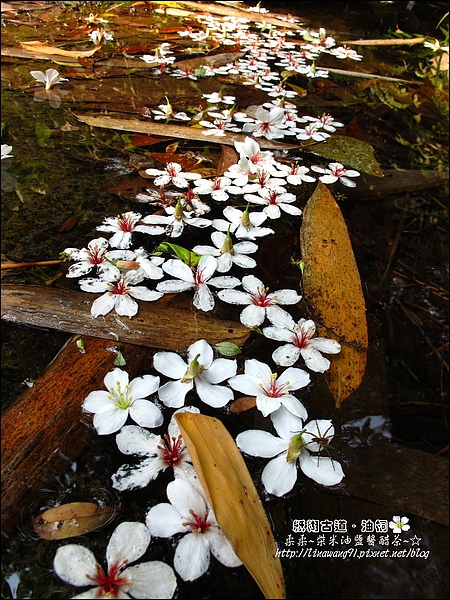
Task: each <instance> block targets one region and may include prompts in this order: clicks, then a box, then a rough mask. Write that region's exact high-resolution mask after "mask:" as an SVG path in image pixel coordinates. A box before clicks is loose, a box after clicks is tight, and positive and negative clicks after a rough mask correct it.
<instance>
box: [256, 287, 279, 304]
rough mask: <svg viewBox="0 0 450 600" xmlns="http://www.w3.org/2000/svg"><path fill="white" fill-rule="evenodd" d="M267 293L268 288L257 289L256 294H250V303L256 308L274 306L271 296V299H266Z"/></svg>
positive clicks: (273, 298) (273, 299)
mask: <svg viewBox="0 0 450 600" xmlns="http://www.w3.org/2000/svg"><path fill="white" fill-rule="evenodd" d="M268 291H269V288H263V287H259V288H257V292H256V294H251V297H252V303H253V304H255V305H256V306H263V307H264V308H265V307H266V306H272V304H276V302H275V297H273V296H272V298H268V297H267V292H268Z"/></svg>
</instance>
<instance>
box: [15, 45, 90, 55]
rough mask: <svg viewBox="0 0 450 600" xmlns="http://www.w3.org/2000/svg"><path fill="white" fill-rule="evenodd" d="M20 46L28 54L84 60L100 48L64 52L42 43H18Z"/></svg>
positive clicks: (61, 49)
mask: <svg viewBox="0 0 450 600" xmlns="http://www.w3.org/2000/svg"><path fill="white" fill-rule="evenodd" d="M20 45H21V46H22V48H24V49H25V50H29V51H30V52H39V53H41V54H51V55H52V56H70V57H72V58H84V57H86V56H92V55H93V54H95V53H96V52H97V50H98V49H99V48H101V44H100V46H95V48H92V50H64V49H63V48H58V46H49V45H48V44H43V43H42V42H20Z"/></svg>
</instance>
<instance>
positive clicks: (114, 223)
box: [97, 211, 164, 250]
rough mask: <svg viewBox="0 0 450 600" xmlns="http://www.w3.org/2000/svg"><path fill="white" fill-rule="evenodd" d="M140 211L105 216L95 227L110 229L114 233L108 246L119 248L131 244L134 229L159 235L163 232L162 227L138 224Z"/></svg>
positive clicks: (100, 229)
mask: <svg viewBox="0 0 450 600" xmlns="http://www.w3.org/2000/svg"><path fill="white" fill-rule="evenodd" d="M141 216H142V215H141V214H140V213H135V212H131V211H130V212H126V213H123V214H121V215H119V216H118V217H106V219H105V220H104V221H103V224H102V225H99V226H98V227H97V230H98V231H110V232H113V233H114V235H113V236H112V238H111V239H110V240H109V244H110V246H112V247H113V248H119V249H121V250H123V249H125V248H129V247H130V246H131V241H132V234H133V232H134V231H140V232H141V233H148V234H149V235H159V234H163V233H164V228H163V227H156V226H153V227H149V226H148V225H138V223H139V221H140V219H141Z"/></svg>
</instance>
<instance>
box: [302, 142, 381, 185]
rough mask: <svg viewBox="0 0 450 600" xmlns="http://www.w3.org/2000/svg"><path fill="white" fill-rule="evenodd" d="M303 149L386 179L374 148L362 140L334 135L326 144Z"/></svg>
mask: <svg viewBox="0 0 450 600" xmlns="http://www.w3.org/2000/svg"><path fill="white" fill-rule="evenodd" d="M302 149H303V150H305V151H306V152H311V153H312V154H317V155H318V156H322V157H324V158H328V159H330V160H332V161H335V162H340V163H342V164H344V165H345V166H346V167H351V168H352V169H357V170H358V171H360V172H361V173H368V174H369V175H375V177H384V173H383V171H382V170H381V167H380V165H379V164H378V162H377V160H376V158H375V155H374V151H373V148H372V146H371V145H370V144H368V143H367V142H363V141H362V140H357V139H356V138H352V137H349V136H346V135H333V136H331V137H330V138H328V139H327V140H325V142H321V143H320V144H315V145H313V146H310V147H304V148H302Z"/></svg>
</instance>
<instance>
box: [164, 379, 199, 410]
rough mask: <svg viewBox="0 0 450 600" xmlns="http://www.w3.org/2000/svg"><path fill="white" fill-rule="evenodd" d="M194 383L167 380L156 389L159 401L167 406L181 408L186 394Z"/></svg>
mask: <svg viewBox="0 0 450 600" xmlns="http://www.w3.org/2000/svg"><path fill="white" fill-rule="evenodd" d="M193 387H194V383H193V382H192V381H188V382H186V383H182V382H181V380H180V381H169V382H167V383H165V384H164V385H162V386H161V387H160V388H159V390H158V395H159V398H160V400H161V402H163V403H164V405H165V406H168V407H169V408H181V407H182V406H183V404H184V399H185V397H186V394H187V393H188V392H189V391H190V390H192V388H193Z"/></svg>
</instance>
